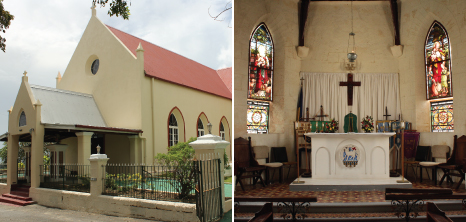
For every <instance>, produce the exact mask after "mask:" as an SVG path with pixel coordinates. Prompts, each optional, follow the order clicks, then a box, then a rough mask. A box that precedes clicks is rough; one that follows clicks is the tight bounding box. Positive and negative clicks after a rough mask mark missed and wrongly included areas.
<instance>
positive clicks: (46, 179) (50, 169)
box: [40, 164, 90, 193]
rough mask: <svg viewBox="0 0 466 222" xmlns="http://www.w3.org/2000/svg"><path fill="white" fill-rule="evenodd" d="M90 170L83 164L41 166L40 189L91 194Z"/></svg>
mask: <svg viewBox="0 0 466 222" xmlns="http://www.w3.org/2000/svg"><path fill="white" fill-rule="evenodd" d="M89 169H90V166H89V165H81V164H52V165H40V178H41V182H40V187H42V188H51V189H58V190H70V191H79V192H86V193H89V192H90V171H89Z"/></svg>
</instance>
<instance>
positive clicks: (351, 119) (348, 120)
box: [343, 113, 358, 133]
mask: <svg viewBox="0 0 466 222" xmlns="http://www.w3.org/2000/svg"><path fill="white" fill-rule="evenodd" d="M350 126H352V130H351V129H350ZM343 129H344V130H345V133H347V132H355V133H357V132H358V117H357V116H356V115H354V114H353V113H348V114H347V115H346V116H345V125H344V126H343Z"/></svg>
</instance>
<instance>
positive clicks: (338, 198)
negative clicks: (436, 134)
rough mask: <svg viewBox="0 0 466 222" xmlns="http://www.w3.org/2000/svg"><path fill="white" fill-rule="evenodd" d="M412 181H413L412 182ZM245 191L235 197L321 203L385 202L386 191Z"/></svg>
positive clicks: (269, 188) (268, 188) (425, 185)
mask: <svg viewBox="0 0 466 222" xmlns="http://www.w3.org/2000/svg"><path fill="white" fill-rule="evenodd" d="M410 181H412V180H410ZM449 187H451V185H450V184H445V183H444V184H442V186H435V185H433V183H432V181H426V180H424V182H423V183H420V182H419V181H417V182H413V188H449ZM245 189H246V190H245V191H243V190H242V189H241V187H240V186H237V187H236V190H235V196H247V197H272V196H273V197H279V196H287V197H306V196H317V202H319V203H362V202H385V195H384V191H375V190H372V191H289V183H282V184H279V183H276V184H271V185H268V186H266V187H262V185H259V184H257V185H255V186H252V185H249V186H245ZM453 192H455V193H466V189H465V188H464V185H463V186H461V188H460V189H459V190H454V191H453Z"/></svg>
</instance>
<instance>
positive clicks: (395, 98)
mask: <svg viewBox="0 0 466 222" xmlns="http://www.w3.org/2000/svg"><path fill="white" fill-rule="evenodd" d="M347 75H348V74H347V73H305V72H301V77H302V78H304V82H303V110H304V111H305V110H306V108H309V116H310V117H313V116H315V115H316V114H320V106H321V105H322V107H323V109H324V114H328V115H329V117H327V118H325V119H324V120H331V119H333V118H335V119H336V120H338V122H339V130H338V132H340V133H343V132H344V130H343V125H344V118H345V115H346V114H348V113H349V112H350V111H352V112H353V113H354V114H355V115H356V116H357V117H358V122H361V121H362V119H363V118H364V117H365V116H367V115H369V116H372V118H373V119H374V126H375V121H377V120H385V117H384V116H383V115H384V114H385V107H387V109H388V114H389V115H391V116H389V117H388V120H395V119H398V115H399V114H400V113H401V107H400V94H399V84H398V74H397V73H383V74H382V73H364V74H362V73H355V74H353V81H357V82H361V86H354V87H353V106H348V100H347V88H348V87H346V86H345V87H343V86H340V82H346V81H347ZM304 113H305V112H304ZM316 120H320V119H316ZM358 132H361V124H360V123H359V124H358Z"/></svg>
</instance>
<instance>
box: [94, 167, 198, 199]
mask: <svg viewBox="0 0 466 222" xmlns="http://www.w3.org/2000/svg"><path fill="white" fill-rule="evenodd" d="M102 167H104V169H103V172H104V174H105V175H102V176H103V180H104V184H105V186H103V190H102V194H104V195H111V196H120V197H132V198H140V199H150V200H165V201H181V202H188V203H194V202H195V200H196V198H195V190H194V189H195V186H196V183H197V181H196V178H197V177H196V174H197V171H196V170H195V168H194V163H193V164H187V166H185V167H177V166H146V165H135V164H133V165H131V164H107V165H106V166H102Z"/></svg>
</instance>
